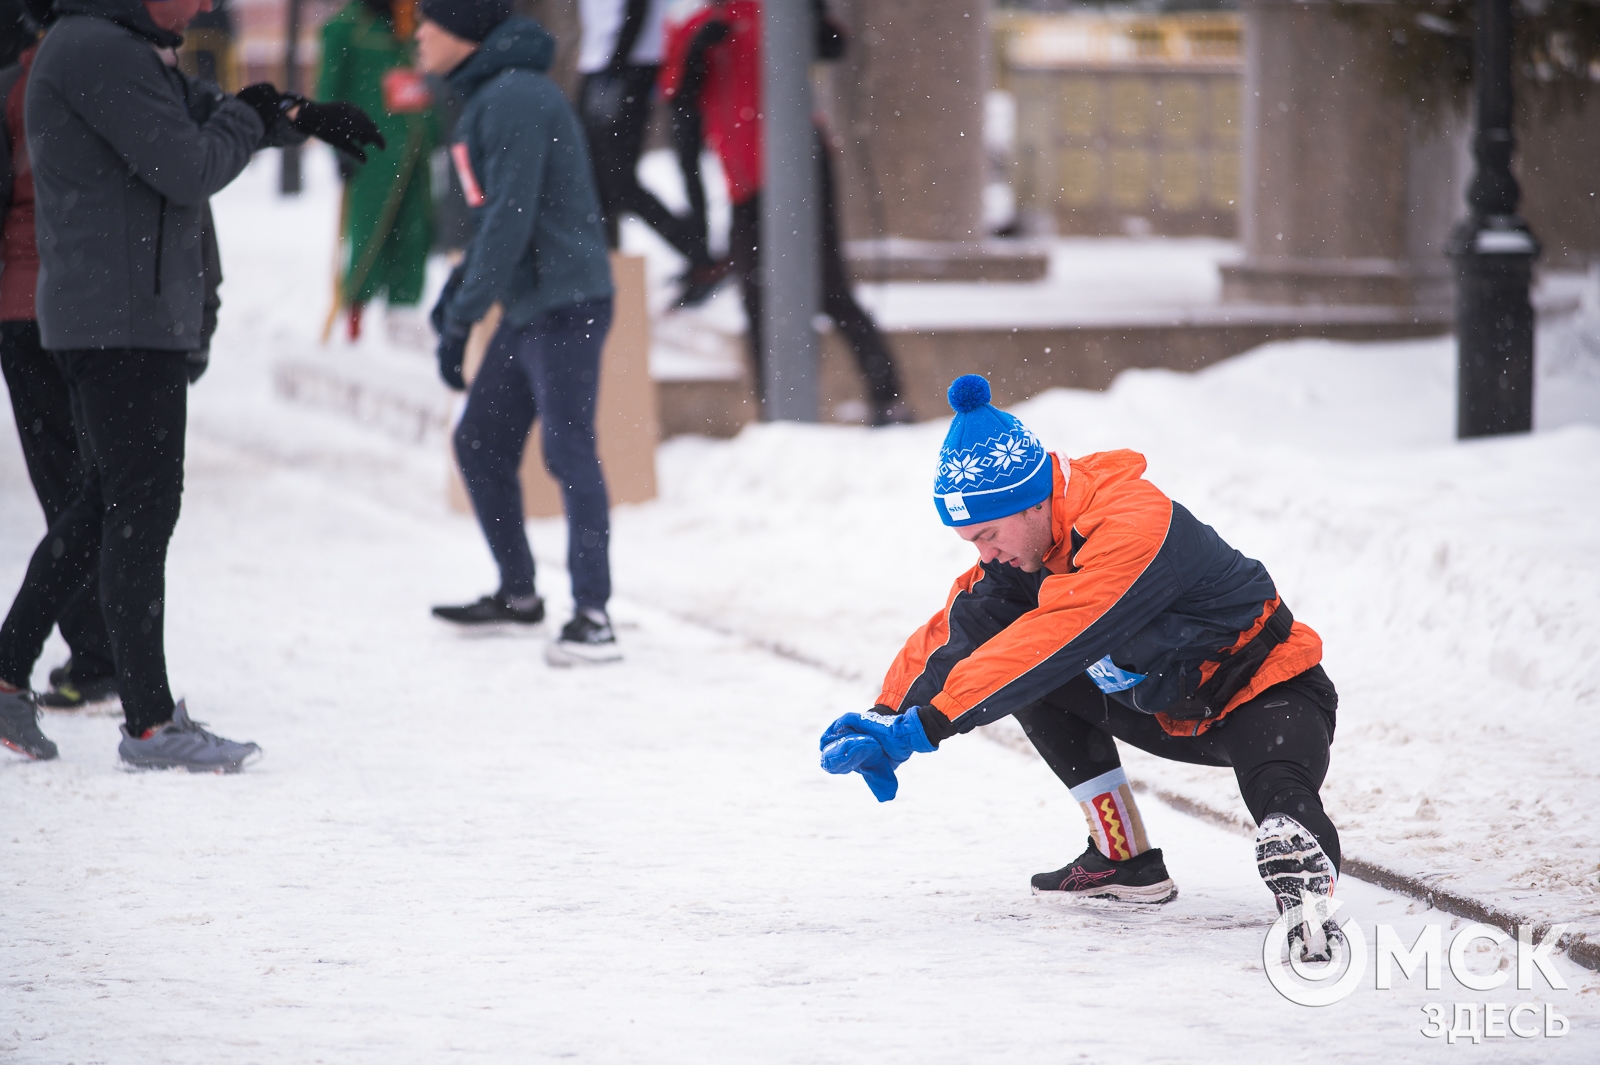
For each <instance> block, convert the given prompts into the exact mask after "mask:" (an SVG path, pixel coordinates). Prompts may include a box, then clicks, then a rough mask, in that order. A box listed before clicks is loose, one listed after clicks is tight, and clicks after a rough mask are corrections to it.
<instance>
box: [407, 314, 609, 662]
mask: <svg viewBox="0 0 1600 1065" xmlns="http://www.w3.org/2000/svg"><path fill="white" fill-rule="evenodd" d="M610 326H611V300H610V299H601V300H590V301H586V302H584V303H579V304H573V305H570V306H567V307H560V308H557V309H556V310H553V311H549V312H546V313H545V314H544V315H542V316H541V317H539V318H537V319H535V320H534V321H532V322H530V323H529V324H528V325H526V326H522V327H520V328H518V327H512V326H502V327H501V329H500V331H499V332H498V333H496V334H495V337H494V340H493V341H492V342H491V343H490V345H489V350H488V352H487V353H486V354H485V356H484V360H483V365H482V366H481V367H480V368H479V369H478V374H477V376H476V377H475V378H474V379H473V381H472V389H471V391H470V393H469V394H468V396H467V405H466V409H465V410H464V411H463V412H462V415H461V422H460V424H459V425H458V426H457V427H456V432H455V450H456V458H457V460H458V461H459V463H460V465H461V474H462V478H463V480H464V481H465V482H466V486H467V494H468V495H469V496H470V497H471V499H472V508H473V511H474V512H475V513H476V515H477V517H478V524H479V526H480V527H481V528H482V529H483V535H484V539H485V540H487V541H488V544H489V551H490V553H491V554H492V555H493V556H494V560H495V565H496V566H497V567H498V568H499V571H500V587H499V589H498V590H497V591H496V592H495V595H494V596H492V597H489V598H491V599H498V600H500V601H501V602H503V603H505V604H507V605H510V606H515V605H516V604H529V603H532V602H535V601H537V593H536V591H535V588H534V561H533V552H532V551H531V550H530V548H529V546H528V537H527V533H526V532H525V531H524V528H523V519H522V509H523V508H522V486H521V482H520V480H519V476H518V470H519V468H520V467H521V464H522V454H523V450H524V448H525V447H526V446H527V440H528V434H529V431H530V430H531V429H532V427H533V425H534V423H535V421H537V422H538V423H539V434H540V435H539V441H540V445H541V447H542V449H543V452H544V461H545V468H546V469H547V470H549V472H550V476H551V477H553V478H554V479H555V481H556V483H557V485H558V486H559V487H560V489H561V500H562V506H563V509H564V510H565V512H566V516H567V571H568V574H569V576H570V577H571V580H572V597H573V603H574V622H576V621H577V619H578V618H588V619H590V622H591V624H589V625H579V626H578V627H577V628H574V625H573V623H569V624H568V625H567V626H566V627H565V628H564V629H563V630H562V634H561V637H560V638H559V639H558V640H557V641H556V642H557V644H558V645H570V644H574V643H578V644H582V646H583V648H585V649H587V648H590V647H593V648H594V651H595V656H596V657H599V656H604V655H610V656H611V657H617V655H616V653H615V648H616V640H615V637H614V636H613V635H612V634H611V631H610V625H609V622H606V620H605V619H606V603H607V602H608V601H609V600H610V598H611V566H610V540H611V520H610V504H609V501H608V499H607V497H606V485H605V477H604V474H603V472H602V470H601V468H600V459H599V456H598V454H597V453H596V451H595V433H594V415H595V403H596V398H597V395H598V392H599V386H600V352H601V348H602V347H603V346H604V344H605V338H606V332H607V331H608V330H609V329H610ZM436 613H437V611H436ZM541 614H542V606H541ZM452 620H454V619H452ZM602 627H603V630H604V631H603V632H600V631H598V630H599V629H600V628H602ZM568 630H572V631H571V632H569V631H568Z"/></svg>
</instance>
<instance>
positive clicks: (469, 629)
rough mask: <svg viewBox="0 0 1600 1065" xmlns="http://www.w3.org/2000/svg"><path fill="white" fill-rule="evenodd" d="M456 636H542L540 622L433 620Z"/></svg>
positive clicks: (475, 638)
mask: <svg viewBox="0 0 1600 1065" xmlns="http://www.w3.org/2000/svg"><path fill="white" fill-rule="evenodd" d="M433 620H434V621H437V622H438V623H439V624H441V625H443V626H445V627H446V628H448V629H449V630H450V631H451V632H453V633H456V634H457V635H458V636H462V637H465V638H466V639H469V640H481V639H486V638H487V639H493V638H495V637H499V636H528V635H534V636H542V635H544V622H542V621H451V620H450V619H449V618H441V617H435V618H434V619H433Z"/></svg>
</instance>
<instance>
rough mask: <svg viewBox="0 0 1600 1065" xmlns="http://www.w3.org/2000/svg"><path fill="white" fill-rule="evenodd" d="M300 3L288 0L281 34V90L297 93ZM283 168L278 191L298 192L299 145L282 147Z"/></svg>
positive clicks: (299, 179) (299, 187)
mask: <svg viewBox="0 0 1600 1065" xmlns="http://www.w3.org/2000/svg"><path fill="white" fill-rule="evenodd" d="M300 3H301V0H289V20H288V21H289V24H288V26H287V27H286V28H285V29H284V34H283V91H284V92H293V93H297V92H299V91H300ZM282 152H283V159H282V163H283V170H282V172H281V173H280V174H279V180H278V191H279V192H281V193H283V194H284V195H285V196H294V195H297V194H299V192H300V189H301V187H302V182H301V176H300V146H299V145H298V144H293V145H290V146H289V147H287V148H284V149H282Z"/></svg>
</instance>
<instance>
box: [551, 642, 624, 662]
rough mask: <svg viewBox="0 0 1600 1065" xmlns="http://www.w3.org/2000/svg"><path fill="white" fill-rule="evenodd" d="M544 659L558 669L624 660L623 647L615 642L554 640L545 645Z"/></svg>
mask: <svg viewBox="0 0 1600 1065" xmlns="http://www.w3.org/2000/svg"><path fill="white" fill-rule="evenodd" d="M544 660H545V663H546V664H547V665H552V666H555V667H556V668H557V669H566V668H568V667H570V666H603V665H606V664H607V663H609V662H620V661H622V649H621V648H620V647H618V646H617V645H616V644H614V643H606V644H587V643H568V642H566V641H565V640H554V641H552V642H550V643H547V644H545V645H544Z"/></svg>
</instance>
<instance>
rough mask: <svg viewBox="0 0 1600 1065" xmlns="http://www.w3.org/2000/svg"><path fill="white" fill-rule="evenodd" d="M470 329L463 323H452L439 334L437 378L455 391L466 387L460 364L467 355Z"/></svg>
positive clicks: (462, 390) (463, 389)
mask: <svg viewBox="0 0 1600 1065" xmlns="http://www.w3.org/2000/svg"><path fill="white" fill-rule="evenodd" d="M469 335H471V330H469V329H468V328H467V327H466V326H463V325H452V326H450V327H448V328H447V329H446V330H445V331H444V332H442V333H440V334H439V379H440V380H442V381H443V382H444V383H445V384H447V385H449V386H450V387H451V388H453V389H454V390H456V391H457V392H464V391H466V388H467V381H466V378H464V377H462V376H461V364H462V362H463V361H465V359H466V357H467V337H468V336H469Z"/></svg>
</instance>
